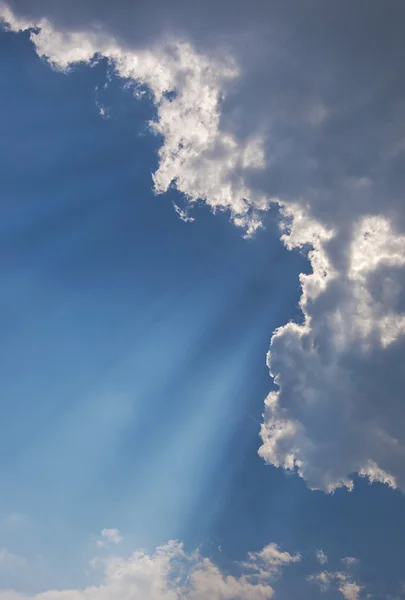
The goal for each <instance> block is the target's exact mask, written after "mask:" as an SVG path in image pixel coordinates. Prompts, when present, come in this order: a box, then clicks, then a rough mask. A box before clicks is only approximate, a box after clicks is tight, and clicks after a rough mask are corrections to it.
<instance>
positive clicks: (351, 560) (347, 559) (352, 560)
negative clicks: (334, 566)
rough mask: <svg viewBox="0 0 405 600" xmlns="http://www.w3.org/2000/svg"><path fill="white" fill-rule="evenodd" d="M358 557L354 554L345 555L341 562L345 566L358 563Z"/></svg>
mask: <svg viewBox="0 0 405 600" xmlns="http://www.w3.org/2000/svg"><path fill="white" fill-rule="evenodd" d="M359 562H360V561H359V559H358V558H355V557H354V556H345V558H342V563H343V564H345V565H346V567H353V566H354V565H357V564H359Z"/></svg>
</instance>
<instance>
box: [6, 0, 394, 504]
mask: <svg viewBox="0 0 405 600" xmlns="http://www.w3.org/2000/svg"><path fill="white" fill-rule="evenodd" d="M17 4H18V2H17ZM34 4H35V3H34ZM37 4H38V10H35V7H32V6H31V7H30V8H29V9H28V8H26V13H27V14H31V15H33V14H36V16H35V17H33V16H31V17H30V18H28V17H24V16H21V13H22V14H24V11H19V12H18V14H19V16H18V17H17V16H15V14H14V13H12V12H11V11H10V10H9V9H8V8H7V7H6V6H3V9H2V10H1V11H0V14H2V15H3V17H4V19H5V20H6V21H8V22H9V23H10V27H11V28H12V29H14V30H19V29H26V28H27V27H29V26H33V25H35V26H36V27H37V28H38V29H37V30H36V31H35V32H32V33H31V39H32V41H33V43H34V45H35V48H36V50H37V52H38V54H39V55H40V56H44V57H47V58H48V60H49V61H50V62H51V64H52V65H53V66H54V67H55V68H59V69H63V70H68V69H69V67H70V65H71V64H72V63H75V62H78V61H91V60H93V58H94V56H95V55H96V54H99V55H102V56H105V57H106V58H107V59H109V60H110V61H111V63H112V64H113V65H114V66H115V69H116V72H117V73H118V74H119V75H120V76H121V77H123V78H129V79H131V80H134V81H136V82H140V83H142V84H143V85H145V86H146V87H147V88H148V89H149V91H150V93H151V96H152V98H153V101H154V102H155V104H156V115H157V116H156V120H155V121H154V122H152V123H151V124H150V128H151V131H153V132H155V133H156V134H157V135H159V136H161V137H162V146H161V148H160V151H159V166H158V169H157V171H156V172H155V173H154V175H153V182H154V187H155V190H156V191H157V192H164V191H166V190H167V189H168V188H169V187H170V186H171V185H175V186H176V187H177V188H178V189H179V190H180V191H181V192H183V193H184V194H185V196H186V197H187V198H188V201H189V203H190V205H192V204H193V203H195V202H198V201H200V200H203V201H205V202H206V203H207V204H208V205H209V206H210V207H211V208H212V209H213V210H228V211H229V212H230V214H231V216H232V219H233V221H234V223H235V224H237V225H238V226H240V227H243V228H244V230H245V232H246V235H248V236H249V235H253V233H254V232H255V230H256V229H257V228H258V227H260V226H261V225H262V221H263V214H264V212H265V211H266V210H267V208H268V207H269V205H270V204H271V203H276V204H278V206H279V207H280V209H281V215H282V221H283V223H282V233H281V237H282V240H283V242H284V244H285V245H286V247H287V248H288V249H300V250H301V251H302V252H306V253H308V259H309V261H310V264H311V266H312V273H310V274H306V275H301V277H300V283H301V287H302V297H301V301H300V308H301V310H302V313H303V322H302V323H288V324H287V325H285V326H283V327H280V328H279V329H278V330H277V331H276V332H275V333H274V335H273V337H272V340H271V348H270V352H269V356H268V364H269V368H270V370H271V373H272V375H273V377H274V382H275V384H276V390H275V391H272V392H271V393H270V394H269V396H268V398H267V399H266V403H265V415H264V423H263V426H262V431H261V435H262V441H263V444H262V447H261V449H260V454H261V456H262V457H263V458H264V459H265V460H266V461H267V462H268V463H270V464H272V465H275V466H277V467H282V468H284V469H290V470H295V471H296V472H297V473H298V474H299V475H300V476H301V477H303V478H304V479H305V480H306V481H307V483H308V485H309V487H311V488H316V489H322V490H325V491H329V492H331V491H333V490H335V489H336V488H337V487H341V486H345V487H347V488H348V489H352V487H353V474H354V473H358V474H360V475H361V476H365V477H368V478H369V479H370V481H377V482H384V483H386V484H388V485H390V486H391V487H393V488H394V487H399V488H402V489H405V433H404V430H403V427H402V426H401V424H402V423H403V421H404V418H405V408H404V406H403V402H402V396H403V389H404V388H405V375H404V373H403V368H402V358H401V356H403V353H404V351H405V258H404V256H405V212H404V210H403V188H404V186H403V184H404V181H403V176H402V173H404V172H405V169H404V165H403V164H402V162H401V161H403V152H402V151H401V148H402V146H401V144H403V139H404V138H405V131H404V129H405V127H404V123H405V119H404V114H403V105H404V103H403V100H404V98H403V96H404V91H403V89H402V87H401V86H402V81H401V78H400V76H399V75H398V74H399V73H400V72H401V67H402V64H401V63H400V62H399V63H398V60H399V59H398V58H397V57H398V56H400V55H401V52H398V47H402V46H401V44H403V43H404V42H403V35H402V31H400V30H398V29H397V23H399V22H401V19H399V18H398V15H396V12H395V10H394V8H390V10H388V11H384V12H383V13H382V14H380V12H379V11H380V8H379V7H378V3H377V4H376V5H374V8H373V11H371V13H370V15H369V18H368V20H367V24H366V25H364V23H363V14H362V13H361V10H360V8H357V6H356V5H353V3H350V7H349V5H347V4H345V3H338V4H337V5H336V7H335V8H334V17H333V18H329V17H327V15H326V13H325V11H326V9H325V8H324V6H323V3H322V2H319V3H317V2H315V3H314V6H315V9H316V11H317V18H316V19H313V18H312V17H313V13H312V11H311V10H308V7H307V8H305V7H304V6H303V5H301V4H302V3H299V2H297V3H295V4H294V8H293V10H291V11H286V12H284V9H283V6H281V5H282V4H283V3H281V5H280V6H279V5H278V3H268V4H269V7H266V8H264V7H262V6H260V7H259V6H256V5H255V8H254V9H253V8H252V9H250V8H249V11H248V10H246V9H245V8H244V7H243V6H242V5H239V4H238V6H237V7H235V9H233V8H232V10H230V11H225V12H226V13H227V15H226V19H224V18H223V15H222V14H221V11H220V9H219V5H220V4H221V3H218V2H206V3H204V6H201V12H199V13H198V15H199V18H198V26H197V25H196V24H195V21H194V20H193V15H192V14H191V12H192V11H191V12H190V11H189V10H188V8H187V7H186V6H184V4H183V3H175V5H174V6H173V7H172V8H171V10H172V11H173V15H171V17H170V18H169V16H168V14H167V13H166V12H165V11H164V6H163V5H160V4H159V2H158V0H156V1H153V2H151V3H148V7H147V8H146V9H145V14H142V15H141V16H139V22H140V25H137V29H136V35H135V34H133V36H132V37H131V34H130V30H131V28H132V27H134V26H135V24H134V21H130V20H128V19H127V18H126V15H125V10H129V9H128V7H127V8H123V7H122V6H121V3H119V2H118V4H116V3H115V4H114V9H112V8H111V11H116V13H115V12H111V11H109V9H108V8H107V7H106V6H104V5H103V11H100V13H99V12H98V11H96V13H93V12H92V10H93V9H94V7H92V4H91V3H89V4H87V3H86V2H84V3H83V2H82V3H80V6H79V5H78V4H76V5H75V8H74V9H71V10H70V11H69V15H67V14H66V12H64V9H63V7H59V8H58V7H56V5H55V4H53V3H50V2H47V1H46V0H43V1H41V2H38V3H37ZM149 4H150V7H149ZM84 5H85V6H86V9H87V10H84V9H83V12H82V7H83V6H84ZM157 5H158V6H159V8H160V9H161V11H163V12H162V15H163V16H162V19H155V18H154V17H153V18H150V17H151V15H152V14H153V15H154V14H155V13H156V14H158V13H159V14H160V10H156V8H157ZM149 9H150V14H149V12H148V11H149ZM58 11H60V12H59V13H58ZM120 11H123V12H120ZM381 11H382V8H381ZM44 15H47V16H46V17H45V16H44ZM117 15H118V17H117ZM120 15H121V17H120ZM94 17H97V20H98V24H97V25H94V21H95V19H94ZM382 17H383V18H384V22H389V23H390V25H391V28H390V27H387V28H386V29H384V30H383V29H382V28H380V27H379V23H380V21H381V18H382ZM81 19H82V21H81ZM135 21H136V23H138V20H135ZM348 22H349V23H350V24H351V25H352V26H353V28H352V29H351V30H350V31H355V32H356V33H355V35H354V37H351V36H353V34H352V33H350V34H348V33H347V25H348ZM297 24H298V25H299V27H297ZM360 24H361V25H360ZM363 25H364V26H363ZM388 30H389V34H386V31H388ZM348 35H349V39H350V40H351V42H352V44H353V45H355V47H356V48H358V52H356V53H355V55H356V56H355V59H354V57H353V54H352V53H351V52H350V50H349V48H350V47H351V45H350V43H348V44H345V47H344V48H343V47H342V45H341V43H340V42H339V40H341V39H342V36H344V37H345V39H346V37H347V36H348ZM384 36H386V37H384ZM377 38H378V40H377ZM314 49H315V50H314ZM404 50H405V48H404ZM370 65H376V68H371V69H370ZM381 65H382V66H381ZM377 67H378V68H377ZM380 67H381V68H380ZM387 81H390V82H391V83H390V89H391V90H393V93H392V94H382V90H385V89H386V86H387ZM382 96H384V99H383V98H382ZM185 210H186V209H185ZM179 215H180V217H182V216H183V218H184V217H185V216H187V213H183V212H179ZM187 218H188V217H187Z"/></svg>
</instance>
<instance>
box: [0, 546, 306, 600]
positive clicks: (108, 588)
mask: <svg viewBox="0 0 405 600" xmlns="http://www.w3.org/2000/svg"><path fill="white" fill-rule="evenodd" d="M299 560H300V557H299V555H291V554H289V553H288V552H282V551H280V550H279V549H278V547H277V546H276V545H274V544H271V545H270V546H268V547H266V548H264V549H263V550H262V551H261V552H258V553H252V554H250V555H249V559H248V561H247V562H245V563H244V564H243V565H241V566H240V567H241V568H242V572H241V573H240V574H239V575H230V574H224V573H223V572H222V571H221V570H220V569H219V568H218V567H217V566H216V565H215V564H214V563H213V562H212V561H211V560H210V559H209V558H206V557H203V556H202V555H201V554H200V553H199V552H198V551H197V552H194V553H192V554H187V553H186V552H185V551H184V548H183V546H182V544H180V543H178V542H174V541H171V542H169V543H167V544H165V545H162V546H160V547H158V548H157V549H156V551H155V552H154V553H153V554H147V553H146V552H144V551H137V552H134V553H133V554H132V555H131V556H130V557H129V558H122V557H117V556H115V557H109V558H107V559H99V560H98V562H99V563H100V564H101V565H102V567H103V572H104V575H103V580H102V581H101V583H100V584H99V585H93V586H90V587H88V588H85V589H71V590H49V591H46V592H43V593H39V594H35V595H32V596H27V595H22V594H19V593H17V592H14V591H6V590H4V591H0V600H93V599H94V600H96V599H97V600H116V599H117V598H120V599H121V600H126V599H128V600H129V599H134V600H138V599H139V600H141V599H142V600H180V599H183V598H184V599H185V598H187V600H206V599H207V598H209V599H210V600H233V599H235V598H240V599H243V600H266V599H269V598H271V597H272V596H273V594H274V589H273V587H272V586H271V585H270V582H271V580H272V579H274V577H275V576H279V575H280V573H281V569H282V568H283V567H286V566H288V565H290V564H293V563H295V562H298V561H299ZM93 563H94V561H93ZM239 570H241V569H239Z"/></svg>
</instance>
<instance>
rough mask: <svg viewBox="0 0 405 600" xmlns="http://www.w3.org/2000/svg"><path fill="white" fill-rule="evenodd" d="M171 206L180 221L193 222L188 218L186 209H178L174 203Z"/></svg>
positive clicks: (191, 218)
mask: <svg viewBox="0 0 405 600" xmlns="http://www.w3.org/2000/svg"><path fill="white" fill-rule="evenodd" d="M173 206H174V210H175V211H176V213H177V214H178V215H179V217H180V219H181V220H182V221H184V222H185V223H192V222H193V221H194V217H189V215H188V210H187V209H183V208H180V206H178V205H177V204H176V203H175V202H173Z"/></svg>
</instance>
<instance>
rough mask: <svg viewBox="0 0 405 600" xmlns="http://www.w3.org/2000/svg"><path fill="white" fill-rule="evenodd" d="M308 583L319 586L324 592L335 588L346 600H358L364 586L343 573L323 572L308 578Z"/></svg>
mask: <svg viewBox="0 0 405 600" xmlns="http://www.w3.org/2000/svg"><path fill="white" fill-rule="evenodd" d="M308 581H310V582H311V583H316V584H318V585H319V588H320V590H321V591H322V592H328V591H329V590H330V589H331V588H335V589H336V590H337V591H339V592H340V593H341V594H342V596H343V598H345V600H358V598H359V595H360V592H361V590H362V586H360V585H359V584H357V583H356V582H355V581H352V580H351V579H350V577H349V575H348V574H347V573H343V572H341V571H337V572H329V571H322V572H321V573H318V574H316V575H311V576H310V577H308Z"/></svg>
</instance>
